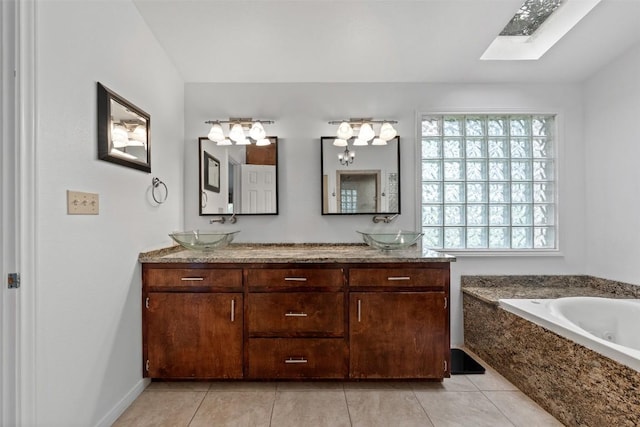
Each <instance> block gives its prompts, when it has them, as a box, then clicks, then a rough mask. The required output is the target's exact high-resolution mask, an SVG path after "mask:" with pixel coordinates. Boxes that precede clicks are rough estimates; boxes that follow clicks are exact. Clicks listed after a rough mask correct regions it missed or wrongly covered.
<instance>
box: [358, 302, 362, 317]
mask: <svg viewBox="0 0 640 427" xmlns="http://www.w3.org/2000/svg"><path fill="white" fill-rule="evenodd" d="M361 314H362V300H358V322H360V321H362V316H361Z"/></svg>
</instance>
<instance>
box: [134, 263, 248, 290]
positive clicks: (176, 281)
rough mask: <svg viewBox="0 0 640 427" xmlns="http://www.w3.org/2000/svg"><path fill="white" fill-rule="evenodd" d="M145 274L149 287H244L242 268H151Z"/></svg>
mask: <svg viewBox="0 0 640 427" xmlns="http://www.w3.org/2000/svg"><path fill="white" fill-rule="evenodd" d="M144 274H145V276H144V277H145V281H146V283H145V284H146V286H149V287H180V286H189V287H194V286H198V287H199V286H218V287H224V288H240V287H242V270H241V269H222V268H221V269H215V268H149V269H146V270H145V272H144Z"/></svg>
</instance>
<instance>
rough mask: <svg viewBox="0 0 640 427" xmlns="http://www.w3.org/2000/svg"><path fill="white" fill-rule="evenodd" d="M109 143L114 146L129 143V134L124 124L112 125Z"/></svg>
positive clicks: (118, 146)
mask: <svg viewBox="0 0 640 427" xmlns="http://www.w3.org/2000/svg"><path fill="white" fill-rule="evenodd" d="M111 143H112V144H113V146H114V147H116V148H122V147H126V146H127V145H129V134H128V133H127V129H125V127H124V126H122V125H113V128H112V129H111Z"/></svg>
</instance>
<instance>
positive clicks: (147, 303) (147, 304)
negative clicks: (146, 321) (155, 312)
mask: <svg viewBox="0 0 640 427" xmlns="http://www.w3.org/2000/svg"><path fill="white" fill-rule="evenodd" d="M144 306H145V307H146V308H149V297H147V299H145V300H144Z"/></svg>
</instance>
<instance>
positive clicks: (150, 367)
mask: <svg viewBox="0 0 640 427" xmlns="http://www.w3.org/2000/svg"><path fill="white" fill-rule="evenodd" d="M449 280H450V279H449V264H448V263H436V262H428V263H415V262H389V263H385V262H369V263H367V262H359V263H356V262H354V263H349V262H344V263H322V262H318V263H313V264H311V263H309V264H305V263H302V262H300V263H289V264H285V263H282V264H280V263H258V262H238V263H224V264H216V263H190V264H187V263H185V264H180V263H170V264H162V263H148V264H144V265H143V268H142V285H143V289H142V295H143V302H142V304H143V353H144V358H143V361H144V367H143V369H144V376H145V377H150V378H157V379H261V380H262V379H264V380H268V379H348V378H351V379H354V380H364V379H433V380H440V379H442V378H444V377H448V376H449V367H448V365H449V358H450V350H449V308H448V298H449Z"/></svg>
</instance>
